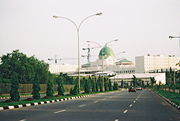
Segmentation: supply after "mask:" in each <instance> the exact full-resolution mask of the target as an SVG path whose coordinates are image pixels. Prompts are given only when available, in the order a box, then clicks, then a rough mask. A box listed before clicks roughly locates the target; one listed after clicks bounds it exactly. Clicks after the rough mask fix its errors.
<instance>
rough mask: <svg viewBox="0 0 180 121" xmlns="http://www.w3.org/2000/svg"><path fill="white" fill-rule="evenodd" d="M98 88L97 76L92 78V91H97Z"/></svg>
mask: <svg viewBox="0 0 180 121" xmlns="http://www.w3.org/2000/svg"><path fill="white" fill-rule="evenodd" d="M96 91H97V88H96V78H95V77H94V78H92V92H96Z"/></svg>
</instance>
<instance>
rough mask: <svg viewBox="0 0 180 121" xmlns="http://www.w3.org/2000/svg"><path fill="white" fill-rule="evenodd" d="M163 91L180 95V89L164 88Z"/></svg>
mask: <svg viewBox="0 0 180 121" xmlns="http://www.w3.org/2000/svg"><path fill="white" fill-rule="evenodd" d="M162 90H164V91H168V92H175V93H179V94H180V89H171V88H163V89H162Z"/></svg>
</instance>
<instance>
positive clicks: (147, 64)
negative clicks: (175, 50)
mask: <svg viewBox="0 0 180 121" xmlns="http://www.w3.org/2000/svg"><path fill="white" fill-rule="evenodd" d="M179 62H180V57H175V56H163V55H147V56H137V57H135V72H136V73H148V72H160V71H161V70H163V71H165V70H166V69H170V68H172V69H173V70H176V69H179V66H178V65H177V63H179Z"/></svg>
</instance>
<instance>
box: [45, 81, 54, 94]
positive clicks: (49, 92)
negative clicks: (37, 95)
mask: <svg viewBox="0 0 180 121" xmlns="http://www.w3.org/2000/svg"><path fill="white" fill-rule="evenodd" d="M53 94H54V90H53V83H52V81H51V80H49V81H48V83H47V90H46V96H47V97H52V96H53Z"/></svg>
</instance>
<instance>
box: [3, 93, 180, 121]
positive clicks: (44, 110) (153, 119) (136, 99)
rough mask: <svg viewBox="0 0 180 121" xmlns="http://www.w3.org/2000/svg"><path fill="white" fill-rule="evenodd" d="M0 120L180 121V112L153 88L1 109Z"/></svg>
mask: <svg viewBox="0 0 180 121" xmlns="http://www.w3.org/2000/svg"><path fill="white" fill-rule="evenodd" d="M0 121H180V112H179V111H178V110H177V109H175V108H173V107H171V106H170V105H169V104H168V103H167V102H165V101H164V100H163V99H162V98H161V97H159V96H158V95H157V94H155V93H154V92H152V91H148V90H143V91H138V92H130V93H129V92H127V91H126V90H125V91H118V92H113V93H106V94H101V95H94V96H91V97H86V98H80V99H73V100H68V101H63V102H57V103H51V104H45V105H38V106H32V107H24V108H20V109H13V110H5V111H0Z"/></svg>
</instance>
